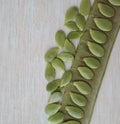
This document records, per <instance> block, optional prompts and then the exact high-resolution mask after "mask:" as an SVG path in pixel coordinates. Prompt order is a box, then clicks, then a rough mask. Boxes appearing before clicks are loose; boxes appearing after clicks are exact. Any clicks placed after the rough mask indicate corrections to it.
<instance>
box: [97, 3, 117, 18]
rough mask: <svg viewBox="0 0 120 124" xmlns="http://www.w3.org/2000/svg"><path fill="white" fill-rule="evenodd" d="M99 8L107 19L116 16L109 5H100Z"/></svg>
mask: <svg viewBox="0 0 120 124" xmlns="http://www.w3.org/2000/svg"><path fill="white" fill-rule="evenodd" d="M98 8H99V11H100V13H101V14H102V15H104V16H105V17H108V18H109V17H112V16H114V14H115V11H114V9H113V8H112V7H111V6H109V5H107V4H104V3H98Z"/></svg>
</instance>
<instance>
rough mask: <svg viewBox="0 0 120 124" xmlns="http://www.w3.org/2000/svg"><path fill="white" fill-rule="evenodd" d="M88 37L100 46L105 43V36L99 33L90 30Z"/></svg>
mask: <svg viewBox="0 0 120 124" xmlns="http://www.w3.org/2000/svg"><path fill="white" fill-rule="evenodd" d="M90 36H91V38H92V39H93V40H94V41H95V42H97V43H100V44H103V43H105V42H106V41H107V36H106V34H105V33H103V32H101V31H97V30H93V29H90Z"/></svg>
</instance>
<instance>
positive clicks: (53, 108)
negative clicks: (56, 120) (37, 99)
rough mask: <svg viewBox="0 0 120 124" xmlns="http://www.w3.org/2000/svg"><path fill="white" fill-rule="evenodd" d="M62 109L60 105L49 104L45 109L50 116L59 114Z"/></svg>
mask: <svg viewBox="0 0 120 124" xmlns="http://www.w3.org/2000/svg"><path fill="white" fill-rule="evenodd" d="M60 108H61V105H59V104H48V105H47V106H46V108H45V112H46V114H48V115H50V116H51V115H54V114H55V113H57V112H58V111H59V110H60Z"/></svg>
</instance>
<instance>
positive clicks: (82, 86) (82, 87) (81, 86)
mask: <svg viewBox="0 0 120 124" xmlns="http://www.w3.org/2000/svg"><path fill="white" fill-rule="evenodd" d="M73 85H74V86H75V87H76V88H77V90H78V91H79V92H80V93H81V94H84V95H88V94H90V93H91V90H92V89H91V87H90V85H88V84H87V82H84V81H75V82H74V83H73Z"/></svg>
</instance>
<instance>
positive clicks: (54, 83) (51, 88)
mask: <svg viewBox="0 0 120 124" xmlns="http://www.w3.org/2000/svg"><path fill="white" fill-rule="evenodd" d="M60 83H61V80H60V79H57V80H54V81H52V82H50V83H48V85H47V87H46V89H47V91H48V92H53V91H55V90H56V89H57V88H58V87H59V86H60Z"/></svg>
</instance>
